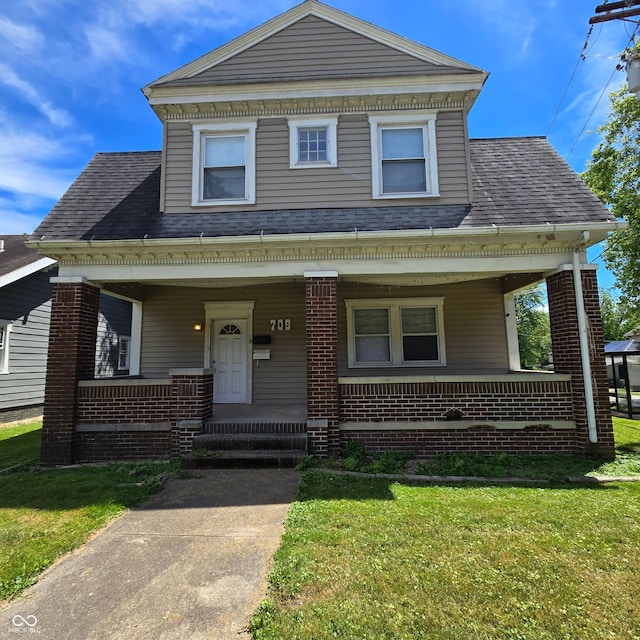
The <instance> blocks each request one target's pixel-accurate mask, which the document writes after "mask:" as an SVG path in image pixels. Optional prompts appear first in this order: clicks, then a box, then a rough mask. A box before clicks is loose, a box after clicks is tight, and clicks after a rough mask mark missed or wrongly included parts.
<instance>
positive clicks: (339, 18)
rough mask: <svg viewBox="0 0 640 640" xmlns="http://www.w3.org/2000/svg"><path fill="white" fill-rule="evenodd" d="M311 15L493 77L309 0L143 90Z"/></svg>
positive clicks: (428, 58)
mask: <svg viewBox="0 0 640 640" xmlns="http://www.w3.org/2000/svg"><path fill="white" fill-rule="evenodd" d="M311 15H313V16H316V17H318V18H321V19H324V20H327V21H328V22H331V23H333V24H336V25H338V26H341V27H344V28H345V29H348V30H350V31H353V32H354V33H358V34H360V35H363V36H365V37H367V38H370V39H372V40H375V41H376V42H379V43H380V44H383V45H387V46H389V47H391V48H393V49H396V50H398V51H400V52H402V53H406V54H408V55H411V56H413V57H415V58H418V59H419V60H423V61H424V62H428V63H430V64H436V65H446V66H452V67H458V68H461V69H466V70H468V71H477V72H480V73H482V74H483V75H484V78H485V80H486V78H487V77H488V75H489V74H488V73H487V72H486V71H483V70H482V69H480V68H478V67H474V66H472V65H470V64H468V63H466V62H463V61H462V60H458V59H457V58H453V57H451V56H449V55H446V54H444V53H441V52H440V51H436V50H435V49H431V48H430V47H427V46H425V45H422V44H419V43H417V42H413V41H412V40H409V39H407V38H404V37H402V36H399V35H398V34H395V33H393V32H391V31H387V30H386V29H383V28H381V27H378V26H376V25H373V24H371V23H369V22H366V21H364V20H361V19H360V18H356V17H355V16H351V15H349V14H347V13H344V12H342V11H339V10H338V9H334V8H333V7H329V6H327V5H325V4H322V3H319V2H316V1H315V0H307V1H306V2H302V3H300V4H298V5H296V6H295V7H293V8H292V9H290V10H289V11H285V12H284V13H282V14H280V15H278V16H276V17H275V18H272V19H271V20H268V21H267V22H264V23H263V24H261V25H259V26H257V27H255V28H254V29H251V30H250V31H247V32H246V33H244V34H242V35H241V36H239V37H238V38H235V39H234V40H231V41H230V42H228V43H227V44H224V45H222V46H221V47H218V48H217V49H214V50H213V51H210V52H209V53H206V54H205V55H203V56H201V57H200V58H198V59H196V60H193V61H192V62H189V63H188V64H186V65H184V66H182V67H180V68H179V69H176V70H175V71H172V72H171V73H168V74H166V75H164V76H162V77H160V78H158V79H157V80H154V81H153V82H151V83H149V84H148V85H146V86H145V87H143V88H142V91H143V93H144V94H145V95H146V96H149V94H150V93H151V92H152V91H153V90H154V85H157V84H162V83H166V82H170V81H172V80H178V79H184V78H192V77H194V76H196V75H198V74H200V73H202V72H203V71H206V70H207V69H210V68H212V67H215V66H216V65H218V64H221V63H222V62H224V61H225V60H229V59H230V58H232V57H233V56H235V55H238V54H239V53H242V52H243V51H246V50H247V49H249V48H250V47H253V46H255V45H256V44H258V43H260V42H262V41H263V40H266V39H267V38H269V37H270V36H272V35H275V34H276V33H278V32H279V31H282V30H283V29H285V28H286V27H288V26H290V25H292V24H294V23H295V22H297V21H298V20H300V19H302V18H306V17H307V16H311Z"/></svg>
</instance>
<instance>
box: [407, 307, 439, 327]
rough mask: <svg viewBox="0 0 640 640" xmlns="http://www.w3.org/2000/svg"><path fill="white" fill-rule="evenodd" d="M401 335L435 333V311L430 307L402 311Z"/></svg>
mask: <svg viewBox="0 0 640 640" xmlns="http://www.w3.org/2000/svg"><path fill="white" fill-rule="evenodd" d="M402 333H403V334H407V333H436V310H435V309H434V308H432V307H415V308H411V307H410V308H407V309H402Z"/></svg>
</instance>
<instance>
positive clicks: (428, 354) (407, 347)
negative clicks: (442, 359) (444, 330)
mask: <svg viewBox="0 0 640 640" xmlns="http://www.w3.org/2000/svg"><path fill="white" fill-rule="evenodd" d="M402 350H403V359H404V361H405V362H413V361H416V360H435V361H437V360H439V357H438V338H437V336H403V338H402Z"/></svg>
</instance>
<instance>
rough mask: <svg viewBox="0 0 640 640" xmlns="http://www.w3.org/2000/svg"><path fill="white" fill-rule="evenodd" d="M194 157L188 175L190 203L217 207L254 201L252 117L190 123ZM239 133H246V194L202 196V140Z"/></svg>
mask: <svg viewBox="0 0 640 640" xmlns="http://www.w3.org/2000/svg"><path fill="white" fill-rule="evenodd" d="M191 126H192V130H193V161H192V177H191V206H192V207H217V206H220V205H246V204H254V203H255V201H256V129H257V127H258V124H257V122H256V121H255V120H251V121H247V122H240V121H239V122H215V123H207V124H192V125H191ZM216 135H219V136H226V135H242V136H244V137H245V176H244V179H245V197H244V198H232V199H227V200H205V199H204V196H203V188H204V184H203V183H204V181H203V177H204V170H203V168H204V148H205V145H204V144H202V141H203V140H204V139H205V138H206V137H208V136H216Z"/></svg>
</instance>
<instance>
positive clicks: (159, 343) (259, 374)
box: [141, 284, 306, 404]
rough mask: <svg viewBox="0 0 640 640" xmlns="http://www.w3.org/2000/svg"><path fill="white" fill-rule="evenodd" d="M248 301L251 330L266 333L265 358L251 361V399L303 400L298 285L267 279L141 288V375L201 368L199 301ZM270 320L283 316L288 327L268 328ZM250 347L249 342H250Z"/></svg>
mask: <svg viewBox="0 0 640 640" xmlns="http://www.w3.org/2000/svg"><path fill="white" fill-rule="evenodd" d="M215 300H220V301H239V300H254V301H255V307H254V316H253V335H271V345H264V346H263V345H258V346H257V348H267V347H268V348H270V349H271V358H270V360H260V361H253V363H252V366H253V402H254V403H255V404H305V403H306V343H305V327H304V323H305V307H304V284H273V285H263V286H260V287H242V288H234V289H199V288H179V287H147V288H146V289H145V300H144V311H143V326H142V351H141V374H142V375H143V376H144V377H166V376H167V374H168V372H169V370H170V369H172V368H180V367H202V366H203V364H204V350H205V332H204V331H200V332H197V331H194V329H193V325H194V323H195V322H202V321H204V319H205V310H204V303H205V302H213V301H215ZM272 319H275V320H278V319H283V320H284V319H289V320H290V321H291V327H292V328H291V330H290V331H277V330H276V331H273V332H272V331H271V326H270V321H271V320H272ZM250 348H251V347H250Z"/></svg>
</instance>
